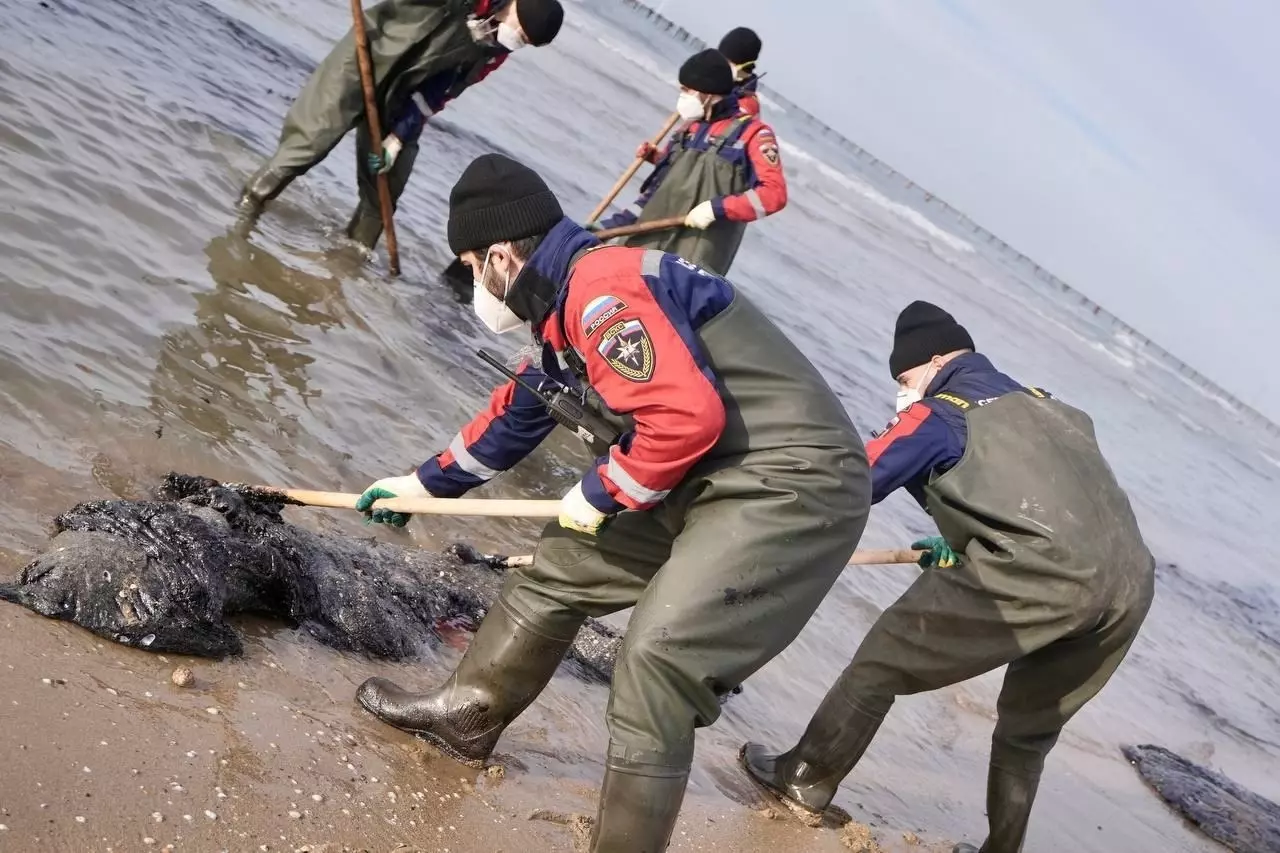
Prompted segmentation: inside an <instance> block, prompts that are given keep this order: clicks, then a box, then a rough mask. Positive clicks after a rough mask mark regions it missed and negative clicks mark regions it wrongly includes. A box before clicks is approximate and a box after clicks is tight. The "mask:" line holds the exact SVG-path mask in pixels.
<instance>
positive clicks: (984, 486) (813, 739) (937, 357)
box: [742, 302, 1155, 853]
mask: <svg viewBox="0 0 1280 853" xmlns="http://www.w3.org/2000/svg"><path fill="white" fill-rule="evenodd" d="M889 369H890V372H891V373H892V375H893V377H894V378H895V379H896V380H897V382H898V385H899V391H898V412H899V414H898V416H897V417H896V418H895V419H894V420H893V421H892V423H891V424H890V426H889V428H888V430H887V431H886V432H884V433H883V434H881V435H880V436H879V437H877V438H876V439H875V440H874V441H872V442H871V443H870V444H869V445H868V448H867V449H868V454H869V456H870V459H871V463H872V481H873V492H872V499H873V500H874V501H877V502H878V501H881V500H883V499H884V498H885V497H887V496H888V495H889V493H890V492H892V491H894V490H895V489H897V488H899V487H904V488H906V489H907V490H908V491H909V492H910V493H911V494H912V495H913V496H915V497H916V499H917V500H918V501H920V502H921V504H922V505H923V506H924V507H925V509H926V510H927V511H928V512H929V513H930V514H931V515H932V516H933V519H934V521H935V522H936V523H937V525H938V530H939V532H940V533H941V535H940V536H938V537H935V538H933V539H928V540H925V541H923V542H917V543H915V546H914V547H916V548H925V549H927V552H928V553H927V554H926V555H925V557H924V559H923V560H922V565H925V566H926V567H927V568H926V571H925V572H924V573H923V574H922V575H921V576H920V577H919V578H918V579H917V580H916V581H915V583H914V584H912V586H911V588H910V589H908V590H907V591H906V592H905V593H904V594H903V595H902V597H901V598H899V599H898V600H897V601H896V602H894V603H893V604H892V605H890V606H889V608H888V609H887V610H885V611H884V613H882V614H881V616H880V618H879V619H878V620H877V621H876V623H875V625H873V626H872V628H871V631H870V632H869V633H868V634H867V636H866V638H865V639H864V640H863V641H862V644H861V646H859V648H858V651H857V653H856V654H855V655H854V658H853V662H852V663H850V664H849V667H848V668H847V669H846V670H845V671H844V673H843V674H841V676H840V678H839V679H838V680H837V681H836V683H835V684H834V685H833V686H832V688H831V689H830V690H829V691H828V692H827V695H826V698H825V699H823V701H822V704H821V705H819V706H818V710H817V712H816V713H815V714H814V716H813V719H812V720H811V721H810V722H809V727H808V728H807V729H806V730H805V733H804V735H803V736H802V737H801V738H800V742H799V743H797V744H796V745H795V746H794V747H792V748H791V749H790V750H789V751H787V752H784V753H782V754H776V753H774V752H771V751H769V750H767V749H765V748H764V747H762V746H758V745H755V744H747V745H746V746H744V747H743V751H742V760H743V763H744V765H745V766H746V769H747V771H748V772H749V773H750V774H751V775H752V776H753V777H754V778H755V779H756V780H758V781H759V782H761V783H763V784H764V785H765V786H767V787H768V788H769V789H771V790H772V791H773V792H775V793H776V794H778V795H780V796H781V797H783V798H784V799H785V800H787V801H789V802H790V803H792V804H794V805H796V806H799V807H801V808H803V809H806V810H809V811H812V812H821V811H822V810H823V809H825V808H826V807H827V804H828V803H830V802H831V799H832V797H833V796H834V795H835V793H836V788H837V787H838V786H839V784H840V781H841V780H842V779H844V777H845V776H846V775H848V773H849V772H850V771H851V770H852V769H853V767H854V765H855V764H857V762H858V759H859V758H861V757H862V753H863V752H864V751H865V750H866V748H867V746H868V745H869V744H870V743H871V739H872V737H873V736H874V735H875V733H876V729H878V728H879V727H880V722H881V720H883V719H884V716H885V714H886V713H887V712H888V710H889V707H890V706H891V705H892V704H893V700H894V698H895V697H897V696H904V695H908V694H912V693H920V692H922V691H925V690H936V689H938V688H940V687H946V686H947V685H951V684H956V683H957V682H960V681H964V680H965V679H968V678H973V677H974V676H977V675H981V674H982V673H984V672H989V671H991V670H993V669H996V668H998V667H1000V666H1003V665H1005V664H1008V666H1009V668H1008V671H1007V674H1006V675H1005V679H1004V687H1003V688H1002V690H1001V692H1000V699H999V702H998V704H997V709H996V710H997V722H996V727H995V735H994V737H993V739H992V747H991V762H990V769H989V771H988V777H987V819H988V823H989V833H988V836H987V840H986V843H985V844H983V846H982V848H981V849H982V851H984V853H1016V851H1018V850H1019V849H1021V847H1022V842H1023V838H1024V836H1025V835H1026V831H1027V821H1028V818H1029V816H1030V814H1031V803H1032V801H1033V800H1034V799H1035V795H1036V788H1037V786H1038V783H1039V779H1040V772H1041V768H1042V767H1043V766H1044V759H1045V756H1046V754H1047V753H1048V752H1049V750H1050V749H1051V748H1052V747H1053V745H1054V743H1055V742H1056V741H1057V739H1058V734H1059V733H1060V732H1061V731H1062V727H1063V726H1064V725H1065V724H1066V722H1067V721H1068V720H1070V719H1071V717H1072V715H1074V714H1075V713H1076V712H1077V711H1079V710H1080V708H1081V706H1083V705H1084V704H1085V703H1086V702H1087V701H1089V699H1091V698H1092V697H1093V696H1094V695H1096V694H1097V692H1098V691H1099V690H1101V689H1102V686H1103V685H1104V684H1106V682H1107V679H1109V678H1110V677H1111V674H1112V673H1114V672H1115V670H1116V667H1117V666H1119V665H1120V661H1121V660H1122V659H1123V658H1124V656H1125V653H1126V652H1127V651H1128V649H1129V646H1130V645H1131V644H1132V643H1133V640H1134V637H1136V636H1137V633H1138V629H1139V628H1140V627H1141V625H1142V621H1143V619H1144V618H1145V616H1146V614H1147V609H1148V608H1149V607H1150V605H1151V598H1152V594H1153V590H1154V583H1155V564H1154V560H1153V559H1152V557H1151V554H1150V552H1149V551H1148V550H1147V547H1146V545H1144V544H1143V541H1142V534H1141V533H1140V532H1139V530H1138V523H1137V521H1136V520H1135V518H1134V515H1133V510H1132V508H1131V507H1130V506H1129V500H1128V498H1127V497H1126V496H1125V493H1124V491H1123V490H1122V489H1121V488H1120V485H1119V484H1118V483H1117V482H1116V479H1115V475H1114V474H1113V473H1112V471H1111V468H1110V467H1109V466H1108V465H1107V461H1106V460H1105V459H1104V458H1103V456H1102V452H1101V451H1100V450H1099V449H1098V443H1097V440H1096V439H1095V437H1094V431H1093V424H1092V422H1091V421H1090V419H1089V417H1088V416H1087V415H1085V414H1084V413H1083V412H1081V411H1079V410H1077V409H1074V408H1072V407H1071V406H1068V405H1066V404H1065V403H1062V402H1059V401H1058V400H1055V399H1052V398H1050V397H1049V396H1048V395H1047V394H1045V393H1044V392H1042V391H1039V390H1037V389H1034V388H1026V387H1023V386H1022V385H1020V384H1019V383H1018V382H1016V381H1014V380H1013V379H1011V378H1009V377H1008V376H1006V375H1005V374H1003V373H1000V372H999V371H997V370H996V369H995V368H994V367H993V366H992V364H991V362H990V361H988V360H987V358H986V357H985V356H982V355H979V354H978V353H976V352H974V345H973V340H972V339H971V338H970V337H969V333H968V332H966V331H965V329H964V328H963V327H962V326H960V325H959V324H958V323H956V321H955V320H954V319H953V318H952V317H951V315H950V314H948V313H946V312H945V311H943V310H942V309H940V308H937V307H935V306H933V305H930V304H928V303H926V302H914V303H912V304H911V305H909V306H908V307H907V308H906V310H904V311H903V312H902V314H901V315H900V316H899V317H898V323H897V329H896V332H895V335H894V345H893V353H892V355H890V357H889ZM977 849H978V848H975V847H973V846H972V845H969V844H960V845H957V846H956V848H955V850H956V853H975V851H976V850H977Z"/></svg>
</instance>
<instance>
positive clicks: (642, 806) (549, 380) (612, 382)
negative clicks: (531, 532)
mask: <svg viewBox="0 0 1280 853" xmlns="http://www.w3.org/2000/svg"><path fill="white" fill-rule="evenodd" d="M449 205H450V210H449V244H450V247H451V248H452V249H453V251H454V252H456V253H457V254H458V255H459V257H460V259H461V260H462V261H463V262H464V263H465V264H467V265H468V266H469V267H470V268H471V269H472V271H473V273H474V275H475V294H474V296H475V298H474V310H475V313H476V315H477V316H478V317H479V318H480V320H481V321H482V322H483V323H484V325H485V326H486V327H488V328H489V329H490V330H492V331H494V332H497V333H504V332H525V333H528V331H527V330H531V331H532V337H533V342H534V344H535V345H536V346H537V347H539V350H538V355H536V356H535V357H534V358H533V361H532V362H526V363H525V364H524V365H523V366H521V367H520V368H518V373H517V375H519V376H521V377H522V378H524V379H525V380H526V381H527V382H529V383H531V384H532V385H533V386H534V387H539V386H540V387H542V388H543V389H546V390H548V391H549V390H552V389H555V388H560V387H565V388H568V389H571V392H572V393H573V394H574V396H575V397H577V398H580V399H583V400H585V401H588V404H589V405H591V406H592V407H593V408H594V409H595V410H596V411H597V412H599V413H600V415H602V416H605V417H608V418H610V419H612V420H613V421H614V422H616V423H617V424H618V425H619V429H620V430H621V436H620V437H619V438H618V439H617V440H616V441H615V442H614V443H613V444H612V446H611V447H608V448H607V449H606V452H604V453H603V455H601V456H600V457H599V458H597V459H596V461H595V462H594V463H593V464H592V465H591V466H590V467H589V468H588V469H587V470H586V472H585V473H584V474H583V475H582V478H581V480H580V481H579V482H578V483H577V484H576V485H574V486H573V488H572V489H570V490H569V492H568V493H567V494H566V495H565V497H564V499H563V501H562V502H561V510H560V517H559V520H558V521H554V522H552V523H550V524H548V525H547V526H546V528H545V529H544V530H543V532H542V536H541V539H540V540H539V542H538V546H537V549H536V552H535V554H534V559H533V564H532V565H530V566H527V567H523V568H517V569H515V570H514V571H512V573H511V574H510V576H509V578H508V580H507V582H506V585H505V586H504V588H503V590H502V593H501V595H500V596H499V598H498V600H497V602H496V603H495V604H494V605H493V607H492V608H491V609H490V610H489V613H488V615H487V616H486V617H485V619H484V621H483V622H482V623H481V625H480V628H479V630H478V631H477V632H476V634H475V637H474V638H473V639H472V641H471V645H470V648H468V650H467V653H466V654H465V655H464V656H463V658H462V660H461V662H460V663H459V664H458V667H457V669H456V670H455V671H454V673H453V675H452V676H451V677H450V678H449V679H448V681H446V682H445V683H444V685H443V686H441V687H439V688H437V689H434V690H428V691H426V692H423V693H416V692H411V691H409V690H406V689H403V688H400V687H398V686H396V685H395V684H392V683H390V682H388V681H385V680H383V679H380V678H374V679H370V680H369V681H367V682H365V683H364V684H363V685H361V687H360V690H359V693H358V695H357V698H358V699H359V701H360V703H361V704H362V705H363V706H364V707H365V708H366V709H368V710H369V711H370V712H371V713H373V714H374V715H376V716H377V717H378V718H379V719H381V720H383V721H384V722H386V723H389V724H390V725H393V726H395V727H397V728H400V729H403V730H405V731H409V732H412V733H414V734H416V735H418V736H420V737H422V738H424V739H426V740H428V741H430V742H431V743H433V744H435V745H436V746H438V747H439V748H441V749H442V750H443V751H444V752H446V753H447V754H449V755H451V756H453V757H455V758H457V759H459V760H461V761H464V762H467V763H469V764H472V765H477V766H478V765H480V764H482V763H483V762H484V761H485V759H486V758H488V756H489V754H490V753H491V752H492V751H493V748H494V746H495V744H497V742H498V739H499V737H500V736H501V735H502V732H503V729H504V728H506V726H507V725H508V724H509V723H511V721H512V720H514V719H515V718H516V717H517V716H518V715H519V714H520V713H521V712H522V711H523V710H524V709H525V708H526V707H528V705H529V704H530V703H531V702H532V701H533V700H534V699H535V698H536V697H537V696H538V694H539V693H540V692H541V691H542V689H543V688H544V687H545V686H546V685H547V683H548V681H550V679H551V676H552V673H553V672H555V669H556V667H557V666H558V665H559V663H560V661H561V660H562V659H563V658H564V656H565V653H566V652H567V651H568V650H569V646H570V643H571V642H572V641H573V638H574V635H575V634H577V632H578V628H579V627H580V626H581V625H582V623H583V621H584V620H585V619H586V618H587V617H599V616H604V615H605V614H609V613H615V612H617V611H620V610H624V609H626V608H629V607H634V608H635V610H634V612H633V613H632V616H631V619H630V623H629V625H628V628H627V632H626V638H625V640H624V642H623V645H622V649H621V651H620V652H619V655H618V662H617V666H616V669H615V671H614V676H613V684H612V688H611V695H610V701H609V710H608V727H609V735H610V744H609V750H608V756H607V759H606V762H605V778H604V784H603V787H602V788H601V792H600V805H599V815H598V818H597V820H596V824H595V828H594V830H593V837H592V838H593V840H592V842H591V849H592V850H593V851H596V853H622V851H626V853H656V851H661V850H665V849H666V846H667V843H668V840H669V839H670V836H671V831H672V828H673V827H674V826H675V822H676V817H677V815H678V813H679V811H680V803H681V801H682V799H683V797H684V790H685V784H686V782H687V780H688V776H689V767H690V763H691V761H692V759H693V746H694V729H696V728H698V727H700V726H708V725H711V724H712V723H713V722H715V720H716V718H717V717H719V715H720V702H719V700H720V698H721V696H723V695H724V694H725V693H727V692H729V691H730V690H731V689H732V688H734V687H735V686H736V685H738V684H740V683H741V682H742V681H743V680H744V679H746V678H747V677H748V676H749V675H750V674H751V673H753V672H755V671H756V670H757V669H759V668H760V667H761V666H763V665H764V664H765V663H766V662H767V661H768V660H770V659H771V658H773V657H774V656H775V655H777V654H778V653H779V652H780V651H782V650H783V649H784V648H785V647H786V646H787V645H788V644H789V643H790V642H791V641H792V640H793V639H794V638H795V636H796V635H797V634H798V633H799V632H800V629H801V628H802V627H803V626H804V624H805V622H806V621H807V620H808V619H809V617H810V616H811V615H812V614H813V612H814V610H815V609H816V608H817V607H818V604H819V603H820V602H821V601H822V599H823V597H824V596H825V595H826V594H827V591H828V590H829V589H830V588H831V585H832V584H833V583H834V582H835V580H836V578H837V577H839V575H840V571H841V569H842V568H843V567H844V565H845V563H846V562H847V561H848V559H849V556H850V555H851V554H852V552H853V550H854V548H855V547H856V546H857V542H858V539H859V537H860V536H861V535H862V529H863V526H864V524H865V522H866V517H867V513H868V512H869V509H870V498H871V482H870V477H869V476H868V469H867V463H866V456H865V454H864V450H863V446H862V442H861V440H860V439H859V437H858V434H857V432H856V430H855V429H854V427H853V425H852V423H850V420H849V417H848V415H847V414H846V413H845V410H844V407H843V406H842V405H841V403H840V400H839V399H838V398H837V397H836V395H835V394H834V393H833V392H832V391H831V389H830V388H829V387H828V386H827V384H826V382H825V381H824V380H823V378H822V376H821V374H819V372H818V371H817V369H816V368H814V366H813V365H812V364H810V363H809V361H808V360H806V359H805V357H804V356H803V355H802V354H801V353H800V351H799V350H798V349H797V348H796V347H795V346H794V345H793V344H792V343H791V342H790V341H789V340H788V339H787V338H786V337H785V336H784V335H783V334H782V332H781V331H779V329H778V327H777V326H775V325H774V324H773V323H772V322H771V321H770V320H769V319H768V318H767V317H766V316H765V315H764V314H763V313H762V312H761V311H760V310H759V309H758V308H756V306H755V305H753V304H752V303H751V302H750V301H749V300H748V299H747V298H746V297H745V296H744V295H743V294H742V293H741V292H740V291H738V290H737V289H735V288H734V287H733V286H732V285H731V284H729V283H728V282H727V281H725V280H724V279H722V278H720V277H719V276H714V275H711V274H710V273H708V272H706V271H704V270H702V269H700V268H698V267H696V266H694V265H693V264H690V263H689V262H688V261H685V260H683V259H681V258H679V257H676V256H675V255H668V254H664V253H662V252H657V251H653V250H646V249H636V248H628V247H623V246H601V245H600V243H599V242H598V241H597V240H596V239H595V238H594V237H593V236H592V235H591V234H590V233H588V232H587V231H585V230H583V229H582V228H581V227H579V226H578V225H576V224H575V223H574V222H572V221H571V220H569V219H567V218H565V217H564V215H563V214H562V212H561V208H560V205H559V203H558V202H557V200H556V198H555V196H554V195H552V193H551V192H550V190H548V189H547V186H546V184H545V183H543V181H542V179H541V178H540V177H538V175H537V174H535V173H534V172H533V171H531V170H530V169H528V168H526V167H525V166H522V165H521V164H519V163H517V162H515V161H513V160H511V159H509V158H506V157H503V156H501V155H496V154H490V155H485V156H483V157H480V158H479V159H477V160H476V161H474V162H473V163H472V164H471V165H470V166H469V167H468V168H467V169H466V171H465V172H464V173H463V175H462V177H461V179H460V180H459V181H458V183H457V185H456V186H454V188H453V191H452V194H451V196H450V200H449ZM554 425H555V421H554V420H553V419H552V417H551V416H550V414H549V413H548V411H547V409H546V408H545V407H544V406H543V405H542V404H541V403H540V401H539V398H538V397H537V396H536V395H535V394H534V393H533V392H532V391H531V390H530V389H528V388H525V387H522V386H520V385H518V384H515V383H514V382H508V383H507V384H505V385H503V386H501V387H499V388H498V389H497V390H496V391H495V392H494V394H493V397H492V399H491V401H490V403H489V407H488V409H487V410H486V411H485V412H483V413H482V414H480V415H479V416H478V417H476V419H475V420H473V421H471V423H469V424H468V425H467V426H464V427H463V428H462V431H461V432H460V433H458V435H457V437H456V438H454V439H453V441H452V442H451V443H450V445H449V448H448V449H447V450H446V451H444V452H443V453H441V454H439V455H438V456H434V457H432V458H431V459H428V460H427V461H426V462H425V463H424V464H423V465H422V466H421V467H419V468H418V469H417V471H416V472H415V473H412V474H409V475H407V476H403V477H390V478H386V479H383V480H379V481H377V482H375V483H373V484H372V485H371V486H370V487H369V488H368V489H367V490H366V491H365V492H364V494H363V495H362V496H361V498H360V501H359V503H358V505H357V508H358V509H362V510H368V509H369V508H370V507H371V505H372V504H373V502H374V501H375V500H376V499H378V498H381V497H386V496H388V495H396V496H400V497H409V496H418V497H421V496H424V495H432V496H435V497H455V496H458V495H461V494H463V493H465V492H466V491H468V490H469V489H472V488H475V487H476V486H479V485H481V484H483V483H485V482H486V481H488V480H490V479H492V478H493V477H495V476H497V475H498V473H499V472H501V471H505V470H507V469H508V468H510V467H512V466H513V465H515V464H516V463H517V462H519V461H520V460H521V459H523V458H524V457H525V456H526V455H528V454H529V452H530V451H532V450H533V449H534V448H535V447H536V446H537V445H538V444H539V442H541V441H542V440H543V438H545V437H546V436H547V434H548V433H550V432H551V430H552V429H553V428H554ZM371 517H372V519H373V520H374V521H383V522H390V523H397V524H403V523H404V521H405V517H404V516H403V515H399V514H395V513H390V512H387V511H384V510H374V511H373V513H372V516H371Z"/></svg>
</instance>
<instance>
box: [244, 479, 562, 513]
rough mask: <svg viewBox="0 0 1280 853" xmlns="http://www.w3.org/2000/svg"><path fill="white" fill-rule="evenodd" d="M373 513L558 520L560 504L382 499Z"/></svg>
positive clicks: (289, 499) (334, 504)
mask: <svg viewBox="0 0 1280 853" xmlns="http://www.w3.org/2000/svg"><path fill="white" fill-rule="evenodd" d="M250 489H251V490H252V491H253V492H256V493H257V494H260V495H267V494H270V495H273V496H279V497H280V498H281V499H282V500H284V501H285V502H286V503H291V504H294V505H299V506H318V507H328V508H329V509H355V508H356V501H357V500H359V498H360V495H359V494H355V493H347V492H316V491H310V490H308V489H277V488H274V487H272V486H251V487H250ZM373 509H388V510H391V511H392V512H404V513H409V514H410V515H471V516H488V517H496V518H559V517H560V501H556V500H488V499H485V498H384V499H382V500H380V501H377V502H375V503H374V505H373Z"/></svg>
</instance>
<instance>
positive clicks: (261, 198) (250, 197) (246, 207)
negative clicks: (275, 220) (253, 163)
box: [236, 162, 296, 220]
mask: <svg viewBox="0 0 1280 853" xmlns="http://www.w3.org/2000/svg"><path fill="white" fill-rule="evenodd" d="M294 177H296V176H295V175H293V174H291V173H290V172H288V171H286V170H284V169H276V168H272V166H271V164H270V162H268V163H267V164H266V165H264V166H263V167H262V168H260V169H258V171H256V172H254V173H253V176H252V177H250V178H249V180H247V181H245V185H244V189H243V190H241V191H240V199H239V201H237V202H236V209H237V210H238V211H239V213H240V216H241V218H243V219H248V220H256V219H257V218H258V217H259V216H261V215H262V208H263V206H264V205H265V204H266V203H267V202H269V201H271V199H273V198H275V197H276V196H278V195H280V193H282V192H284V190H285V187H287V186H289V184H291V183H292V182H293V179H294Z"/></svg>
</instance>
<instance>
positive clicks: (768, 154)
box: [760, 142, 779, 166]
mask: <svg viewBox="0 0 1280 853" xmlns="http://www.w3.org/2000/svg"><path fill="white" fill-rule="evenodd" d="M760 155H761V156H762V157H764V159H766V160H768V161H769V165H770V166H776V165H778V160H779V156H778V146H777V145H776V144H775V143H773V142H764V143H761V145H760Z"/></svg>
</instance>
